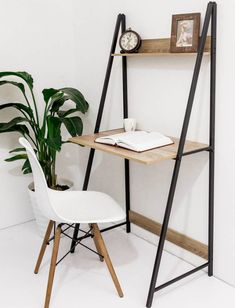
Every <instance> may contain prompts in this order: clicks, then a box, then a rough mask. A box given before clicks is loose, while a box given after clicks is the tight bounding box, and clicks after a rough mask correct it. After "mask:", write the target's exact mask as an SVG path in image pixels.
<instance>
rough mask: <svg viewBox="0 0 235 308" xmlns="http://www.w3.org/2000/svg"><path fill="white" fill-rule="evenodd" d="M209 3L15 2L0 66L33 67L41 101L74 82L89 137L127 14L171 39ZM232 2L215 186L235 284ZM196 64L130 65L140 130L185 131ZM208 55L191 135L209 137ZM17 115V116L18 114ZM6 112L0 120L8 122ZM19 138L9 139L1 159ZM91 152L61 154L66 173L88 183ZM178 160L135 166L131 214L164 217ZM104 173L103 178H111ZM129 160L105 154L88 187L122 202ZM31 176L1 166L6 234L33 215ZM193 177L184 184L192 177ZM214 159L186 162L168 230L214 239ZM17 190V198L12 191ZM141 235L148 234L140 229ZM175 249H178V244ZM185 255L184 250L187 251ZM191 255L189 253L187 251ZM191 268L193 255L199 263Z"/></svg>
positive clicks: (226, 7)
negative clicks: (210, 229)
mask: <svg viewBox="0 0 235 308" xmlns="http://www.w3.org/2000/svg"><path fill="white" fill-rule="evenodd" d="M206 4H207V1H205V0H197V1H195V0H194V1H186V0H182V1H170V0H165V1H164V2H162V1H154V0H149V1H147V2H146V1H138V2H137V1H133V0H128V1H124V0H122V1H114V0H100V1H78V0H67V1H66V2H65V1H61V0H56V1H55V0H51V1H42V0H40V1H39V0H30V1H29V0H24V1H7V2H6V3H4V4H3V5H2V9H1V11H0V20H1V25H2V26H1V27H0V37H1V49H0V55H1V60H2V61H1V70H26V71H28V72H30V73H31V74H32V75H33V77H34V79H35V89H36V90H37V97H38V99H39V102H40V103H41V104H42V105H43V101H42V97H41V94H40V91H41V90H42V89H43V88H44V87H55V88H58V87H61V86H74V87H77V88H79V89H80V90H81V91H82V92H83V93H84V95H85V96H86V98H87V100H88V101H89V103H90V111H89V114H88V115H87V116H86V117H85V119H84V123H85V132H92V130H93V127H94V122H95V117H96V112H97V108H98V104H99V99H100V94H101V89H102V84H103V80H104V74H105V69H106V64H107V56H108V52H109V49H110V44H111V39H112V34H113V29H114V25H115V20H116V15H117V14H118V13H125V14H126V16H127V26H131V27H132V28H133V29H135V30H136V31H137V32H139V33H140V34H141V36H142V37H143V38H157V37H169V36H170V29H171V15H172V14H175V13H187V12H201V13H202V19H203V18H204V12H205V10H206ZM234 9H235V3H234V1H231V0H227V1H218V61H217V64H218V65H217V68H218V70H217V114H216V121H217V122H216V123H217V124H216V137H217V138H216V141H217V148H216V183H215V188H216V189H215V207H216V212H215V274H216V276H218V277H220V278H221V279H224V280H225V281H227V282H229V283H231V284H233V285H235V278H234V277H235V276H234V275H233V271H232V270H231V268H232V267H233V261H234V258H235V244H234V243H235V242H234V239H233V234H234V228H233V226H234V220H235V209H234V199H235V198H234V189H233V176H234V173H235V170H234V169H235V168H234V163H233V156H232V155H231V154H230V153H234V144H235V143H234V142H233V129H234V127H232V123H233V111H234V107H233V105H232V103H233V76H232V71H234V60H233V59H234V58H233V54H232V53H233V50H234V38H233V34H232V29H233V28H232V20H233V15H232V14H233V11H234ZM193 65H194V58H193V57H185V58H184V57H182V58H180V57H170V58H168V57H167V58H165V57H159V58H141V59H137V58H136V59H134V58H133V59H129V60H128V72H129V76H128V78H129V80H128V85H129V103H130V107H129V113H130V116H131V117H135V118H137V120H138V123H139V127H141V128H148V129H154V130H160V131H162V132H164V133H166V134H169V135H179V133H180V129H181V123H182V119H183V115H184V109H185V105H186V101H187V95H188V90H189V87H190V81H191V77H192V68H193ZM121 86H122V85H121V59H115V62H114V69H113V72H112V76H111V83H110V87H109V91H108V95H107V106H106V109H105V112H104V119H103V122H102V129H108V128H114V127H119V126H121V125H122V120H121V118H122V108H121V105H122V100H121V99H122V96H121ZM208 86H209V59H208V58H205V59H204V60H203V65H202V72H201V75H200V80H199V84H198V91H197V95H196V98H195V105H194V109H193V115H192V122H191V125H190V129H189V134H188V137H190V138H191V139H195V140H200V141H207V135H208V122H207V118H208V97H209V91H208ZM13 99H14V100H16V99H17V100H19V99H20V97H19V95H18V94H17V93H16V92H15V91H14V92H12V89H11V88H5V89H3V88H1V89H0V100H1V102H4V101H6V100H13ZM11 115H12V114H11ZM11 115H10V114H6V113H1V114H0V120H1V121H4V120H5V119H7V118H10V116H11ZM16 144H17V137H16V136H14V135H10V134H9V135H5V136H3V135H1V136H0V148H1V160H2V158H5V157H6V156H7V151H8V150H9V149H11V148H12V145H16ZM87 156H88V150H87V149H84V148H79V147H76V146H74V145H66V146H65V147H64V148H63V150H62V153H61V155H60V157H59V161H58V174H63V176H67V177H69V178H71V179H72V180H73V181H74V182H75V183H76V186H77V187H78V188H81V186H82V179H83V176H84V170H85V165H86V161H87ZM172 168H173V162H164V163H162V164H161V165H156V166H150V167H144V166H142V165H138V164H136V163H131V201H132V208H133V209H134V210H136V211H138V212H140V213H143V214H144V215H146V216H149V217H151V218H153V219H156V220H158V221H161V219H162V216H163V211H164V206H165V202H166V198H167V192H168V189H169V182H170V178H171V175H172ZM104 170H105V172H104ZM123 179H124V175H123V161H122V160H121V159H120V158H117V157H112V156H109V155H107V154H101V153H97V155H96V159H95V162H94V167H93V170H92V180H91V183H90V188H93V189H100V190H103V191H106V192H109V193H110V194H111V195H112V196H113V197H115V198H116V199H117V200H118V201H119V202H120V203H122V204H124V198H123V197H124V193H123ZM30 180H31V177H30V176H27V177H23V176H22V175H21V173H20V168H19V167H18V163H14V164H6V163H5V162H3V161H2V162H1V172H0V181H1V183H2V185H1V188H0V192H1V205H0V214H1V215H0V228H3V227H6V226H9V225H12V224H15V223H19V222H23V221H26V220H28V219H30V218H32V213H31V210H30V207H29V204H28V198H27V195H26V194H25V192H26V186H27V183H28V182H29V181H30ZM185 180H186V181H185ZM207 188H208V154H207V153H201V154H197V155H195V156H194V157H186V158H185V159H184V161H183V163H182V171H181V172H180V177H179V185H178V187H177V191H176V196H175V203H174V206H173V213H172V217H171V221H170V226H171V227H172V228H174V229H176V230H178V231H180V232H184V233H186V234H187V235H189V236H191V237H193V238H195V239H198V240H200V241H202V242H205V243H206V242H207V199H208V192H207ZM13 190H14V193H13ZM135 232H137V233H138V234H139V235H141V236H145V237H146V236H147V237H148V238H149V239H151V240H152V237H150V235H146V234H145V233H143V232H142V231H140V230H139V229H137V228H135ZM168 248H169V249H170V250H172V249H173V251H174V252H175V253H179V252H178V251H177V250H176V249H175V248H174V247H173V248H172V246H169V247H168ZM181 255H182V254H181ZM183 256H185V257H187V258H191V257H190V256H188V255H187V256H186V255H183ZM191 260H192V262H194V261H193V259H191Z"/></svg>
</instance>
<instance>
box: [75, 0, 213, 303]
mask: <svg viewBox="0 0 235 308" xmlns="http://www.w3.org/2000/svg"><path fill="white" fill-rule="evenodd" d="M216 20H217V5H216V3H215V2H209V3H208V5H207V10H206V14H205V19H204V24H203V27H202V32H201V37H200V40H199V47H198V51H197V53H181V54H175V53H171V52H170V39H169V38H167V39H150V40H149V39H147V40H142V44H141V47H140V50H139V52H138V53H135V54H117V53H115V51H116V50H115V49H116V45H117V40H118V36H119V32H120V31H121V32H122V33H123V32H124V31H125V30H126V17H125V15H124V14H119V15H118V17H117V21H116V26H115V30H114V35H113V40H112V44H111V49H110V53H109V58H108V65H107V70H106V75H105V79H104V85H103V90H102V94H101V99H100V105H99V110H98V115H97V119H96V124H95V129H94V134H93V135H87V136H81V137H74V138H71V139H70V141H71V142H74V143H77V144H81V145H84V146H88V147H90V148H91V150H90V154H89V159H88V164H87V169H86V174H85V179H84V184H83V190H87V187H88V183H89V178H90V173H91V168H92V163H93V159H94V154H95V150H101V151H105V152H108V153H111V154H114V155H118V156H121V157H122V158H124V166H125V197H126V222H124V223H120V224H117V225H115V226H113V227H109V228H106V229H104V230H103V231H107V230H109V229H111V228H115V227H118V226H121V225H123V224H125V225H126V230H127V232H130V222H134V221H133V220H134V219H133V216H132V215H130V214H132V213H131V211H130V174H129V160H134V161H137V162H140V163H143V164H153V163H159V162H160V161H163V160H167V159H174V160H175V164H174V169H173V174H172V180H171V183H170V188H169V193H168V199H167V204H166V208H165V214H164V219H163V223H162V226H161V228H160V234H159V235H160V239H159V244H158V248H157V253H156V259H155V263H154V266H153V273H152V278H151V282H150V287H149V293H148V298H147V303H146V306H147V307H151V305H152V301H153V296H154V293H155V292H157V291H159V290H161V289H162V288H165V287H167V286H168V285H170V284H172V283H174V282H176V281H178V280H180V279H182V278H184V277H187V276H189V275H191V274H193V273H195V272H196V271H199V270H201V269H203V268H205V267H208V275H209V276H212V275H213V225H214V218H213V216H214V148H215V138H214V137H215V77H216ZM210 21H211V37H207V34H208V29H209V24H210ZM176 55H180V56H185V55H187V56H193V55H195V56H196V61H195V66H194V70H193V78H192V82H191V87H190V91H189V96H188V101H187V105H186V110H185V116H184V120H183V123H182V130H181V134H180V138H179V139H177V138H174V142H175V143H174V144H173V145H168V146H165V147H162V148H159V149H153V150H149V151H147V152H143V153H135V152H133V151H130V150H126V149H122V148H118V147H113V146H109V145H104V144H99V143H95V142H94V140H95V138H96V137H99V136H103V135H109V134H112V133H113V134H114V133H118V132H120V131H121V130H120V129H119V130H113V131H106V132H99V130H100V124H101V119H102V115H103V109H104V105H105V100H106V94H107V89H108V85H109V81H110V75H111V70H112V65H113V60H114V58H115V57H121V58H122V80H123V118H128V95H127V58H128V57H129V56H133V57H135V56H136V57H139V59H141V58H142V57H145V56H160V57H164V56H176ZM203 55H209V57H210V60H211V61H210V99H209V106H210V114H209V144H208V145H206V144H202V143H199V142H192V141H187V140H186V136H187V131H188V126H189V121H190V116H191V111H192V107H193V101H194V96H195V92H196V87H197V81H198V77H199V73H200V68H201V63H202V57H203ZM201 151H208V153H209V200H208V247H207V246H206V248H207V256H206V259H207V262H206V263H204V264H202V265H200V266H198V267H196V268H195V269H193V270H191V271H189V272H187V273H185V274H183V275H180V276H178V277H176V278H174V279H172V280H170V281H168V282H166V283H164V284H162V285H160V286H157V287H156V282H157V277H158V272H159V267H160V263H161V258H162V251H163V248H164V243H165V240H166V238H167V231H169V229H168V224H169V219H170V214H171V209H172V205H173V201H174V195H175V189H176V185H177V180H178V175H179V170H180V167H181V161H182V158H183V157H184V156H185V155H192V154H195V153H198V152H201ZM135 218H136V217H135ZM77 229H78V228H75V231H74V237H73V238H74V240H75V238H77V232H78V231H77ZM72 245H73V242H72ZM181 247H183V246H181Z"/></svg>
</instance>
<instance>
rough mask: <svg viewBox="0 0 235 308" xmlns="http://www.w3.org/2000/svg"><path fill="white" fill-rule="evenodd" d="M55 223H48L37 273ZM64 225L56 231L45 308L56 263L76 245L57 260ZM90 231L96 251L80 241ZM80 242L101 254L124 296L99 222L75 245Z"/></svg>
mask: <svg viewBox="0 0 235 308" xmlns="http://www.w3.org/2000/svg"><path fill="white" fill-rule="evenodd" d="M54 225H55V222H53V221H50V222H49V224H48V227H47V231H46V234H45V237H44V240H43V243H42V246H41V250H40V253H39V257H38V260H37V263H36V266H35V270H34V273H35V274H37V273H38V271H39V268H40V265H41V262H42V259H43V256H44V253H45V250H46V247H47V244H48V241H49V238H50V234H51V232H52V229H53V226H54ZM62 226H63V224H59V225H58V226H57V228H56V231H55V236H54V244H53V251H52V257H51V264H50V270H49V277H48V284H47V291H46V299H45V304H44V308H48V307H49V304H50V298H51V292H52V286H53V281H54V275H55V268H56V265H57V264H58V263H59V262H61V261H62V259H64V258H65V257H66V255H68V254H69V253H70V252H71V250H72V249H73V248H74V247H71V248H70V250H69V252H68V253H67V254H66V255H64V257H62V258H61V259H60V260H59V261H57V256H58V250H59V244H60V238H61V234H62V233H63V232H64V231H62ZM89 233H91V237H92V238H93V240H94V243H95V246H96V249H97V252H96V251H94V250H93V249H90V248H89V247H87V246H86V245H83V244H81V243H80V242H81V240H82V239H83V238H87V236H88V234H89ZM66 235H67V234H66ZM69 238H71V237H70V236H69ZM78 244H81V245H82V246H84V247H86V248H88V249H89V250H91V251H93V252H95V253H96V254H97V255H99V257H100V260H101V261H103V260H104V261H105V263H106V265H107V267H108V270H109V273H110V275H111V277H112V280H113V283H114V285H115V288H116V290H117V293H118V295H119V296H120V297H123V292H122V289H121V286H120V284H119V281H118V278H117V276H116V273H115V271H114V268H113V265H112V262H111V259H110V257H109V254H108V251H107V249H106V246H105V243H104V241H103V238H102V236H101V232H100V230H99V227H98V225H97V224H90V229H89V230H88V231H87V232H86V233H85V235H84V236H83V237H82V238H80V239H79V240H78V241H77V242H76V244H75V245H78Z"/></svg>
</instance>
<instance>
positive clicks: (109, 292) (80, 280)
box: [0, 222, 235, 308]
mask: <svg viewBox="0 0 235 308" xmlns="http://www.w3.org/2000/svg"><path fill="white" fill-rule="evenodd" d="M103 235H104V238H105V241H106V245H107V247H108V250H109V253H110V256H111V258H112V261H113V264H114V267H115V269H116V272H117V275H118V277H119V280H120V282H121V285H122V288H123V291H124V298H119V297H118V296H117V294H116V292H115V289H114V286H113V284H112V281H111V278H110V276H109V273H108V271H107V269H106V266H105V264H104V263H101V262H99V260H98V257H97V256H96V255H95V254H93V253H91V252H90V251H88V250H87V249H84V248H83V247H81V246H79V248H78V249H77V252H76V253H75V254H74V255H69V256H68V257H67V258H66V259H65V260H64V261H62V263H60V265H58V267H57V271H56V275H55V281H54V289H53V293H52V299H51V306H50V308H64V307H79V308H91V307H96V308H101V307H102V308H106V307H107V308H109V307H111V308H118V307H122V308H123V307H128V308H132V307H133V308H144V307H145V303H146V297H147V292H148V287H149V282H150V277H151V272H152V266H153V261H154V257H155V252H156V247H155V246H154V245H152V244H150V243H148V242H146V241H144V240H142V239H140V238H138V237H136V236H135V235H133V234H126V233H125V232H124V231H123V230H120V229H115V230H112V231H109V232H106V233H105V234H103ZM86 242H87V244H88V245H90V246H91V247H92V246H93V243H92V242H91V240H90V239H87V240H86ZM40 244H41V238H40V237H39V236H38V235H37V230H36V226H35V223H34V222H29V223H26V224H22V225H19V226H16V227H12V228H8V229H5V230H2V231H0V308H42V307H43V303H44V295H45V288H46V284H47V275H48V265H49V257H50V252H51V245H50V246H49V247H48V249H47V253H46V255H45V258H44V260H43V264H42V267H41V270H40V272H39V274H38V275H35V274H33V268H34V265H35V260H36V258H37V253H38V250H39V247H40ZM68 247H69V241H68V240H67V239H66V238H65V239H62V243H61V252H62V254H63V251H64V252H65V251H66V249H67V248H68ZM163 260H164V261H163V263H162V267H161V271H160V277H161V278H160V279H159V283H162V282H164V281H166V280H168V279H170V278H173V277H175V276H176V275H179V274H181V273H183V272H185V271H187V270H190V269H191V268H193V267H192V266H191V265H190V264H188V263H186V262H184V261H182V260H180V259H178V258H177V257H175V256H173V255H171V254H169V253H167V252H164V255H163ZM234 305H235V288H232V287H230V286H228V285H227V284H225V283H223V282H221V281H220V280H218V279H216V278H209V277H208V276H207V275H206V273H205V272H202V271H201V272H198V273H196V274H194V275H193V276H191V277H188V278H186V279H184V280H182V281H180V282H178V283H177V284H174V285H172V286H170V287H168V288H166V289H164V290H162V291H160V292H158V293H156V294H155V297H154V301H153V305H152V307H153V308H154V307H158V308H170V307H180V308H189V307H190V308H196V307H197V308H198V307H207V308H212V307H213V308H221V307H226V308H230V307H234Z"/></svg>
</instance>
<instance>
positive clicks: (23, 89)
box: [0, 80, 25, 94]
mask: <svg viewBox="0 0 235 308" xmlns="http://www.w3.org/2000/svg"><path fill="white" fill-rule="evenodd" d="M5 84H11V85H13V86H15V87H18V88H19V89H20V90H21V92H22V93H23V94H25V88H24V85H23V83H21V82H15V81H8V80H1V81H0V86H3V85H5Z"/></svg>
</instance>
